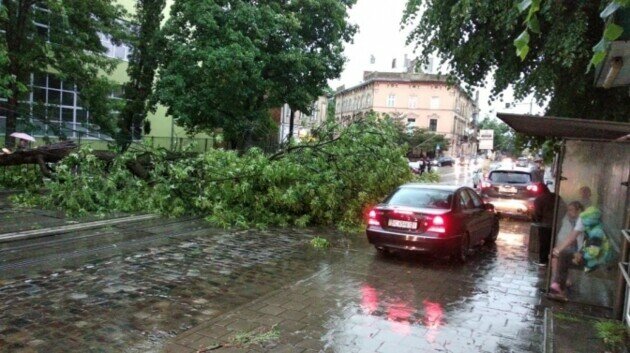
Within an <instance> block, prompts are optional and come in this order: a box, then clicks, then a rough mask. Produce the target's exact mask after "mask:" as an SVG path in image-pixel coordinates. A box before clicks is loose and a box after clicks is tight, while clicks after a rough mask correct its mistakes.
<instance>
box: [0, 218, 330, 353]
mask: <svg viewBox="0 0 630 353" xmlns="http://www.w3.org/2000/svg"><path fill="white" fill-rule="evenodd" d="M160 222H162V224H158V223H159V222H156V221H148V222H141V223H135V224H133V225H131V226H129V225H121V226H116V227H113V228H112V229H107V230H91V231H89V232H84V233H81V234H74V236H75V237H77V238H82V239H81V240H80V241H77V243H78V245H77V246H78V248H74V249H73V248H72V247H69V244H68V241H66V240H67V239H66V238H64V237H67V235H65V236H60V237H61V239H58V240H53V239H48V238H47V239H43V238H42V239H37V240H35V241H36V243H35V245H34V246H35V247H38V249H31V248H32V247H33V245H21V247H22V248H20V250H24V249H26V251H32V252H33V253H37V254H38V255H41V256H42V259H44V260H46V261H48V259H50V258H51V257H53V256H54V257H55V258H56V257H73V256H74V255H75V253H77V252H85V250H86V249H89V250H100V249H101V248H102V247H103V245H102V244H100V243H99V239H100V238H106V237H107V238H112V237H115V236H119V235H120V234H122V236H120V237H121V238H124V239H125V241H124V242H123V241H122V240H121V242H120V243H116V244H114V245H113V247H117V245H118V247H119V249H118V251H116V253H117V254H116V255H115V256H113V257H112V256H111V255H112V253H111V251H109V252H107V254H108V256H109V257H108V258H106V259H104V260H94V261H89V262H85V261H83V262H82V264H80V265H79V266H75V265H74V263H72V262H71V263H70V265H68V266H64V267H48V266H46V265H47V264H46V263H43V264H41V263H38V261H36V260H31V262H35V263H36V265H35V269H36V270H33V269H31V270H30V271H29V273H28V274H22V273H21V272H20V271H19V270H20V268H19V267H16V266H14V265H15V263H17V264H18V265H20V266H27V265H30V262H29V261H26V262H25V261H24V260H23V259H20V261H22V262H19V261H18V262H14V263H11V262H10V261H2V262H0V265H2V266H3V267H2V266H0V267H2V268H3V270H2V276H0V352H2V353H5V352H7V353H8V352H11V353H15V352H46V353H54V352H142V353H145V352H157V351H159V350H160V349H161V347H162V346H163V345H164V343H165V342H166V340H167V339H169V338H171V337H174V336H175V335H176V334H177V333H180V332H182V331H184V330H186V329H188V328H190V327H192V326H194V325H197V324H199V323H202V322H204V321H206V320H209V319H211V318H213V317H215V316H217V315H220V314H222V313H224V312H226V311H228V310H230V309H233V308H235V307H237V306H239V305H242V304H244V303H247V302H249V301H251V300H253V299H255V298H258V297H260V296H261V295H264V294H266V293H269V292H271V291H273V290H275V289H278V288H280V287H281V286H282V285H285V284H287V283H292V282H294V281H296V280H298V279H300V278H302V277H304V276H307V275H309V274H311V273H313V272H314V271H316V270H317V266H318V263H319V261H321V258H322V256H321V254H318V253H317V252H315V251H314V250H313V249H311V247H310V246H309V245H308V239H310V238H311V237H312V236H313V235H312V232H311V231H303V232H300V233H297V232H291V231H288V230H287V231H274V232H269V231H267V232H260V231H255V232H254V231H252V232H250V231H247V232H236V233H231V232H217V231H213V230H209V229H206V228H204V227H203V226H201V227H200V226H199V224H196V222H194V221H190V222H183V223H184V224H186V226H182V222H180V223H177V222H174V223H173V221H170V222H169V221H160ZM197 223H200V222H197ZM125 227H130V229H125ZM162 233H166V234H172V235H173V236H171V237H165V238H163V239H161V240H159V241H154V240H153V239H155V238H158V234H162ZM51 238H56V237H51ZM83 238H85V239H83ZM147 239H148V240H147ZM147 241H148V242H147ZM70 243H71V244H73V243H74V242H70ZM128 243H133V244H137V243H140V244H141V245H143V244H144V245H145V246H144V247H143V248H142V249H141V250H139V249H138V246H137V245H133V244H128ZM29 244H30V243H29ZM9 245H10V246H11V245H12V244H9ZM10 246H9V247H7V245H6V244H5V245H4V248H2V247H0V257H4V258H9V259H11V258H12V257H14V256H18V255H19V253H16V252H15V251H14V250H15V245H13V248H11V247H10ZM48 247H51V248H50V249H49V248H48ZM110 247H112V246H111V245H109V246H107V248H110ZM57 250H58V251H57ZM40 252H44V254H39V253H40ZM57 252H59V253H61V255H60V254H57ZM90 254H91V253H90ZM90 256H92V257H94V255H88V258H89V257H90ZM16 261H17V260H16ZM47 267H48V268H47ZM42 268H47V269H42ZM12 271H14V272H16V273H18V274H19V275H18V276H11V272H12Z"/></svg>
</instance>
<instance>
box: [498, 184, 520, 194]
mask: <svg viewBox="0 0 630 353" xmlns="http://www.w3.org/2000/svg"><path fill="white" fill-rule="evenodd" d="M499 192H505V193H507V194H516V188H513V187H510V186H507V187H506V186H500V187H499Z"/></svg>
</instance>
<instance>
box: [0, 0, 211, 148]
mask: <svg viewBox="0 0 630 353" xmlns="http://www.w3.org/2000/svg"><path fill="white" fill-rule="evenodd" d="M116 2H117V3H118V4H120V5H122V6H123V7H125V9H126V10H127V11H129V12H130V13H133V12H134V11H135V3H136V1H135V0H116ZM172 3H173V2H172V0H168V1H167V5H166V8H165V9H164V15H165V16H168V14H169V11H170V6H171V5H172ZM40 11H49V10H45V9H42V10H40ZM34 24H35V25H36V26H37V28H38V32H39V33H41V34H42V35H48V33H49V32H50V26H54V23H53V24H51V23H39V22H35V23H34ZM100 40H101V44H102V45H103V47H104V48H105V49H106V52H105V53H104V54H103V55H105V56H107V57H110V58H114V59H117V60H118V65H117V67H116V68H115V69H114V70H113V71H112V72H111V73H109V74H108V78H109V79H111V80H112V81H114V82H116V83H119V84H120V87H119V88H118V89H116V90H115V91H113V92H112V93H111V95H110V97H109V98H110V99H122V85H123V84H124V83H125V82H127V81H128V80H129V76H128V75H127V67H128V57H129V55H130V54H131V49H130V48H129V47H127V46H126V45H124V44H114V43H113V42H112V41H111V40H110V38H108V37H106V36H104V35H100ZM28 89H29V93H28V95H26V97H25V99H24V101H22V102H20V104H21V105H25V106H27V107H28V115H30V116H31V118H23V120H29V121H22V122H20V121H18V129H24V128H25V127H28V132H30V133H31V134H33V135H34V136H35V137H37V138H41V137H43V136H50V137H54V136H55V135H56V134H57V132H59V131H60V132H62V133H63V134H65V135H66V137H67V138H70V139H76V140H80V141H81V142H82V143H89V144H91V145H93V146H95V148H106V147H107V142H108V141H111V137H110V136H105V135H103V134H102V133H101V132H100V129H99V127H98V126H97V125H96V124H94V122H93V121H92V119H91V117H90V113H89V111H88V110H87V109H86V108H85V106H84V104H83V102H82V101H81V98H80V92H79V91H78V89H77V86H76V85H75V84H73V83H71V82H64V81H63V80H60V79H59V78H58V77H57V76H56V75H55V74H54V73H46V74H32V75H31V77H30V84H29V85H28ZM41 120H47V121H48V123H47V124H44V123H42V122H41ZM147 120H148V121H149V122H150V126H151V131H150V133H149V134H146V135H144V136H143V139H145V140H149V141H150V142H151V144H152V145H154V146H155V147H165V148H170V149H181V148H182V145H184V144H186V143H190V142H192V141H193V140H197V142H198V144H200V145H202V146H204V148H205V147H206V146H208V144H210V145H213V144H214V138H212V137H210V136H208V135H206V134H198V135H196V136H195V137H194V138H192V139H191V138H190V136H189V135H188V134H187V133H186V131H185V130H184V129H183V128H181V127H178V126H177V124H176V121H175V120H174V119H173V117H171V116H169V115H167V113H166V107H164V106H162V105H158V106H157V107H156V111H155V112H152V113H149V114H148V116H147ZM5 126H6V117H5V116H3V114H2V112H0V135H1V136H0V142H4V131H5ZM209 142H210V143H209Z"/></svg>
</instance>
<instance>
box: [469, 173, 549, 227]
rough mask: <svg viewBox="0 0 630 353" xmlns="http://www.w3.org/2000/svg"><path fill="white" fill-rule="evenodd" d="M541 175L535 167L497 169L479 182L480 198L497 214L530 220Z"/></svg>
mask: <svg viewBox="0 0 630 353" xmlns="http://www.w3.org/2000/svg"><path fill="white" fill-rule="evenodd" d="M543 182H544V181H543V173H542V172H541V171H540V169H538V168H535V167H527V168H518V167H513V168H499V169H496V170H493V171H491V172H490V173H489V174H488V178H487V179H485V180H483V181H481V191H480V193H481V197H483V199H484V201H485V202H488V203H491V204H493V205H494V208H495V210H496V211H497V212H500V213H505V214H512V215H524V216H527V217H528V218H531V216H532V215H533V212H534V199H536V197H537V196H539V195H540V193H541V192H542V184H543Z"/></svg>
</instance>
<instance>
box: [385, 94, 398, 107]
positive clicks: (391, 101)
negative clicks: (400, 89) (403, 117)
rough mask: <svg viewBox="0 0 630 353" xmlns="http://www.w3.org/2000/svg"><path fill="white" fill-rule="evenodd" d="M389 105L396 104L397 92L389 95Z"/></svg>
mask: <svg viewBox="0 0 630 353" xmlns="http://www.w3.org/2000/svg"><path fill="white" fill-rule="evenodd" d="M387 106H388V107H394V106H396V95H395V94H390V95H389V97H387Z"/></svg>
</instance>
